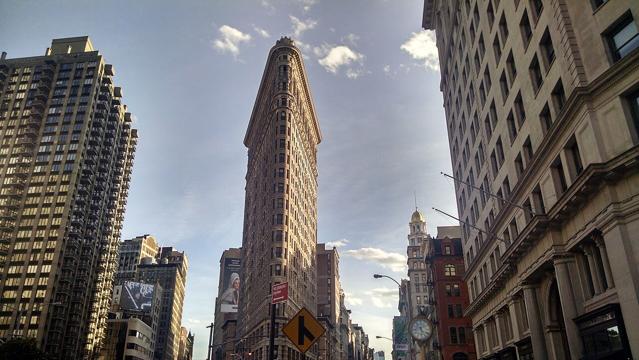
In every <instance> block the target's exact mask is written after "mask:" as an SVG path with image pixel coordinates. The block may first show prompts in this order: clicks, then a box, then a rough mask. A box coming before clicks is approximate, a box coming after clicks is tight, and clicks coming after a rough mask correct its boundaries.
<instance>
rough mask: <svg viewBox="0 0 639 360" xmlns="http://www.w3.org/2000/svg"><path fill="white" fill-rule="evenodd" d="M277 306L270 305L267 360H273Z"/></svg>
mask: <svg viewBox="0 0 639 360" xmlns="http://www.w3.org/2000/svg"><path fill="white" fill-rule="evenodd" d="M276 309H277V304H272V305H271V336H270V338H269V340H268V359H269V360H275V311H276Z"/></svg>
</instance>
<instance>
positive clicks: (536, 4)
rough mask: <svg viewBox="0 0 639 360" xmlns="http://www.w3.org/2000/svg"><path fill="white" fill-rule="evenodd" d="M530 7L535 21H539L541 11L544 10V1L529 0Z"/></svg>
mask: <svg viewBox="0 0 639 360" xmlns="http://www.w3.org/2000/svg"><path fill="white" fill-rule="evenodd" d="M530 7H531V8H532V11H533V16H534V17H535V22H537V21H539V17H540V16H541V13H542V12H543V11H544V2H543V1H542V0H531V1H530Z"/></svg>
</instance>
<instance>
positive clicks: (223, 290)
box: [210, 248, 242, 360]
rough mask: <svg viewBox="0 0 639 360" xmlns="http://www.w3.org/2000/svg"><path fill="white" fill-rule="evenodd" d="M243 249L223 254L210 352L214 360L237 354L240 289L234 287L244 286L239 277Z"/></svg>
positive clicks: (230, 250)
mask: <svg viewBox="0 0 639 360" xmlns="http://www.w3.org/2000/svg"><path fill="white" fill-rule="evenodd" d="M240 255H241V249H239V248H230V249H226V250H224V252H222V256H221V257H220V278H219V281H218V288H217V289H218V291H217V297H216V298H215V317H214V320H213V338H212V343H211V346H212V348H211V349H210V352H211V353H212V354H213V359H215V360H224V359H228V358H229V357H230V356H231V355H230V354H233V353H235V349H234V346H233V345H234V344H233V341H231V339H235V328H236V326H235V325H236V324H237V306H235V307H234V306H233V305H237V301H238V300H239V297H238V296H237V295H239V291H238V290H239V289H236V288H235V287H234V284H233V283H234V282H235V281H237V282H238V283H239V286H242V285H241V284H242V279H241V278H240V277H239V276H238V275H239V273H240V267H241V264H242V259H241V257H240Z"/></svg>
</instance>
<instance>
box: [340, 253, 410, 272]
mask: <svg viewBox="0 0 639 360" xmlns="http://www.w3.org/2000/svg"><path fill="white" fill-rule="evenodd" d="M344 254H345V255H346V256H350V257H353V258H355V259H357V260H364V261H369V262H374V263H377V264H379V265H381V266H383V267H385V268H387V269H390V270H392V271H394V272H405V271H406V257H405V256H404V255H402V254H398V253H393V252H387V251H384V250H382V249H378V248H361V249H356V250H346V251H345V252H344Z"/></svg>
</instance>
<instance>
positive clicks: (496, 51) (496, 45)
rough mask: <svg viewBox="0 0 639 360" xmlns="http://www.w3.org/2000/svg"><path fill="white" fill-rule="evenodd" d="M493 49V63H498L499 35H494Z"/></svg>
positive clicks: (499, 52)
mask: <svg viewBox="0 0 639 360" xmlns="http://www.w3.org/2000/svg"><path fill="white" fill-rule="evenodd" d="M493 51H494V52H495V63H496V64H499V59H501V44H500V43H499V36H497V35H495V41H493Z"/></svg>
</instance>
